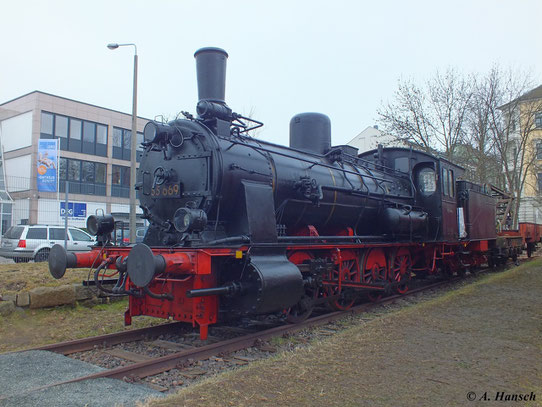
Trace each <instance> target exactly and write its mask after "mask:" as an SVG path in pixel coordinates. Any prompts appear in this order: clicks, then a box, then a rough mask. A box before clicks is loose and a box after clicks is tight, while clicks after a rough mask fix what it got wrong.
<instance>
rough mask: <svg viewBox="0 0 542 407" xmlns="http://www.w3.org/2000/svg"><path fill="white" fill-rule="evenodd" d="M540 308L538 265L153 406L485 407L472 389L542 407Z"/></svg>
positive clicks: (541, 287) (541, 277) (486, 280)
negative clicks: (533, 396)
mask: <svg viewBox="0 0 542 407" xmlns="http://www.w3.org/2000/svg"><path fill="white" fill-rule="evenodd" d="M541 310H542V261H540V260H537V261H533V262H530V263H528V264H525V265H523V266H521V267H518V268H516V269H512V270H510V271H507V272H504V273H501V274H494V275H489V276H487V277H483V278H481V279H480V280H479V281H477V282H476V283H474V284H471V285H468V286H465V287H463V288H460V289H457V290H455V291H451V292H448V293H446V294H445V295H443V296H440V297H438V298H436V299H434V300H429V301H426V302H422V303H419V304H416V305H412V306H410V307H406V308H403V309H401V310H399V311H397V312H393V313H390V314H387V315H385V316H383V317H381V318H377V319H374V320H372V321H369V322H368V323H366V324H364V325H363V327H361V326H356V325H353V326H351V327H349V328H347V329H345V330H344V331H342V332H341V333H340V334H337V335H335V336H333V337H330V338H329V339H327V340H325V341H322V342H318V343H312V344H311V345H310V346H309V347H306V348H302V349H299V350H296V351H294V352H289V353H284V354H281V355H278V356H276V357H275V358H272V359H268V360H264V361H260V362H256V363H253V364H251V365H249V366H247V367H246V368H241V369H239V370H236V371H232V372H229V373H226V374H223V375H220V376H216V377H213V378H210V379H208V380H206V381H203V382H201V383H200V384H197V385H194V386H192V387H189V388H186V389H184V390H181V391H180V392H179V393H178V394H176V395H173V396H170V397H168V398H166V399H164V400H155V401H153V402H152V403H151V405H152V406H209V405H217V406H255V405H270V406H290V405H299V406H315V405H316V406H330V405H333V406H365V405H366V406H465V405H478V404H479V402H478V403H471V402H469V401H468V400H467V398H466V395H467V393H468V392H469V391H473V392H476V393H477V394H478V397H480V396H482V395H483V394H484V392H487V395H488V397H490V398H494V397H495V393H496V392H497V391H505V392H511V393H520V392H521V393H525V392H527V393H528V392H529V391H534V392H535V393H537V401H535V402H534V403H532V404H530V403H525V402H521V405H542V404H540V400H541V399H542V352H541V350H542V332H541V326H542V315H541ZM483 404H484V405H486V406H492V405H503V403H502V402H500V403H496V402H483ZM515 404H518V403H515Z"/></svg>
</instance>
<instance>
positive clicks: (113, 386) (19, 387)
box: [0, 351, 160, 407]
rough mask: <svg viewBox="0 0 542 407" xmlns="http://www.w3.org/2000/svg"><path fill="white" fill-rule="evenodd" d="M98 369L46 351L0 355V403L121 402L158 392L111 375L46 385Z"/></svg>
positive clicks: (94, 403) (96, 404) (99, 369)
mask: <svg viewBox="0 0 542 407" xmlns="http://www.w3.org/2000/svg"><path fill="white" fill-rule="evenodd" d="M102 370H104V369H102V368H100V367H98V366H94V365H91V364H88V363H85V362H81V361H79V360H74V359H71V358H68V357H66V356H63V355H59V354H56V353H52V352H46V351H28V352H19V353H10V354H5V355H0V383H1V386H0V406H1V407H4V406H6V407H7V406H30V405H34V406H38V405H39V406H89V407H90V406H122V405H135V404H136V402H138V401H144V400H145V399H147V398H149V397H151V396H154V397H157V396H160V393H159V392H157V391H155V390H152V389H150V388H148V387H145V386H141V385H134V384H130V383H125V382H123V381H120V380H115V379H95V380H88V381H84V382H78V383H70V384H64V385H60V386H53V387H46V386H48V385H51V384H54V383H58V382H61V381H65V380H69V379H74V378H77V377H81V376H86V375H89V374H92V373H96V372H100V371H102Z"/></svg>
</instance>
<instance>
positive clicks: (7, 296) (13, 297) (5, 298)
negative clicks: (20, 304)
mask: <svg viewBox="0 0 542 407" xmlns="http://www.w3.org/2000/svg"><path fill="white" fill-rule="evenodd" d="M2 301H12V302H15V301H17V294H2Z"/></svg>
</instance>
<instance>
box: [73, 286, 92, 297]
mask: <svg viewBox="0 0 542 407" xmlns="http://www.w3.org/2000/svg"><path fill="white" fill-rule="evenodd" d="M73 288H74V290H75V299H76V300H77V301H83V300H88V299H90V298H93V297H96V291H97V289H96V287H87V286H84V285H81V284H74V285H73Z"/></svg>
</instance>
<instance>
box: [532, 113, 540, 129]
mask: <svg viewBox="0 0 542 407" xmlns="http://www.w3.org/2000/svg"><path fill="white" fill-rule="evenodd" d="M534 125H535V127H536V128H537V129H541V128H542V112H539V113H536V114H535V115H534Z"/></svg>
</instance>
